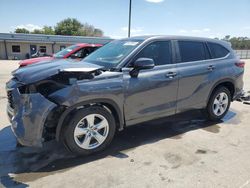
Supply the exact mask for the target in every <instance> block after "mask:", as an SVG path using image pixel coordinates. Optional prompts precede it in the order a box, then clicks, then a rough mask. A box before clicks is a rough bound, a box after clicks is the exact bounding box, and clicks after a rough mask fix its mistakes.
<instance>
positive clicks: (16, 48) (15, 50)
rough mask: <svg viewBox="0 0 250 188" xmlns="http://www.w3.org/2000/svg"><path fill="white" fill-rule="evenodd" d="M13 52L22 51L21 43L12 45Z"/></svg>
mask: <svg viewBox="0 0 250 188" xmlns="http://www.w3.org/2000/svg"><path fill="white" fill-rule="evenodd" d="M12 52H13V53H20V52H21V48H20V46H19V45H13V46H12Z"/></svg>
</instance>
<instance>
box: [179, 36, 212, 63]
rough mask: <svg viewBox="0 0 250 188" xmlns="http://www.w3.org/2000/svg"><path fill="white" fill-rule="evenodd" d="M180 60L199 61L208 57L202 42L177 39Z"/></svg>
mask: <svg viewBox="0 0 250 188" xmlns="http://www.w3.org/2000/svg"><path fill="white" fill-rule="evenodd" d="M178 44H179V50H180V55H181V62H190V61H201V60H205V59H208V55H207V53H206V49H205V45H204V43H203V42H196V41H178Z"/></svg>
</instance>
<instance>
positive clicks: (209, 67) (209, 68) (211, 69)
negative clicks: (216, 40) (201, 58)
mask: <svg viewBox="0 0 250 188" xmlns="http://www.w3.org/2000/svg"><path fill="white" fill-rule="evenodd" d="M214 69H215V66H214V65H209V66H208V67H207V70H209V71H213V70H214Z"/></svg>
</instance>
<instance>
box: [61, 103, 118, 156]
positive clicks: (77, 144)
mask: <svg viewBox="0 0 250 188" xmlns="http://www.w3.org/2000/svg"><path fill="white" fill-rule="evenodd" d="M115 127H116V126H115V120H114V117H113V116H112V114H111V113H110V112H109V111H108V110H106V109H105V108H102V107H99V106H93V107H88V108H83V109H80V110H78V111H76V112H75V114H74V116H73V118H72V119H71V120H70V121H69V123H68V125H65V126H64V129H65V131H64V134H63V140H64V143H65V144H66V146H67V148H68V149H70V150H71V151H72V152H73V153H75V154H78V155H89V154H92V153H95V152H98V151H101V150H103V149H105V148H106V147H107V146H108V145H109V144H110V142H111V141H112V139H113V137H114V134H115Z"/></svg>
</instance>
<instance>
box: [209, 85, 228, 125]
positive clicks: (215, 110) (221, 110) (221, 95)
mask: <svg viewBox="0 0 250 188" xmlns="http://www.w3.org/2000/svg"><path fill="white" fill-rule="evenodd" d="M230 104H231V94H230V91H229V90H228V89H227V88H226V87H219V88H217V89H216V90H215V91H214V92H213V93H212V95H211V97H210V99H209V101H208V104H207V107H206V115H207V117H208V119H209V120H212V121H218V120H220V119H222V118H223V117H224V116H225V115H226V113H227V111H228V109H229V107H230Z"/></svg>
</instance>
